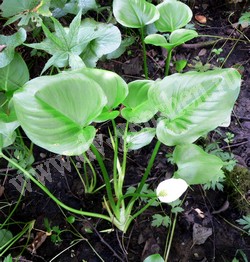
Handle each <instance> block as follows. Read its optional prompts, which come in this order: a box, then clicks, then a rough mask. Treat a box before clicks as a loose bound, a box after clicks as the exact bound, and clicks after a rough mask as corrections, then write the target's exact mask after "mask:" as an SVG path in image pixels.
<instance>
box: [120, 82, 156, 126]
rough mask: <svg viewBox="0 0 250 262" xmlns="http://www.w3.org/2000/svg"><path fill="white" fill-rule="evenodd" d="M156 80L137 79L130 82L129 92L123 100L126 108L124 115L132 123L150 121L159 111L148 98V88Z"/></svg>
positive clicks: (123, 110) (122, 112)
mask: <svg viewBox="0 0 250 262" xmlns="http://www.w3.org/2000/svg"><path fill="white" fill-rule="evenodd" d="M153 83H154V82H153V81H150V80H136V81H133V82H130V83H129V84H128V88H129V93H128V96H127V97H126V99H125V100H124V101H123V104H124V106H125V108H123V109H122V111H121V114H122V116H123V117H124V118H125V119H126V120H127V121H129V122H131V123H144V122H147V121H149V120H150V119H151V118H152V117H153V116H154V115H155V114H156V112H157V108H156V107H155V106H154V104H153V103H152V102H151V100H150V99H149V98H148V90H149V88H150V87H151V86H152V84H153Z"/></svg>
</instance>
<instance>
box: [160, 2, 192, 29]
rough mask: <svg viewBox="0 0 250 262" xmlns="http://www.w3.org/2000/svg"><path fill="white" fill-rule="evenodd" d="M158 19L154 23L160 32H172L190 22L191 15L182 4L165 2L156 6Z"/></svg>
mask: <svg viewBox="0 0 250 262" xmlns="http://www.w3.org/2000/svg"><path fill="white" fill-rule="evenodd" d="M157 9H158V11H159V13H160V18H159V19H158V20H157V21H156V22H155V26H156V28H157V29H158V30H159V31H160V32H173V31H174V30H176V29H179V28H182V27H184V26H185V25H186V24H187V23H189V22H190V20H191V18H192V16H193V13H192V11H191V9H190V8H189V7H188V6H187V5H186V4H184V3H182V2H180V1H176V0H165V1H164V2H163V3H161V4H159V5H157Z"/></svg>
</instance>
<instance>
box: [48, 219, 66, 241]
mask: <svg viewBox="0 0 250 262" xmlns="http://www.w3.org/2000/svg"><path fill="white" fill-rule="evenodd" d="M44 226H45V229H46V231H47V232H48V233H52V234H51V236H50V239H51V242H52V243H54V244H60V243H61V242H62V239H61V237H60V235H61V233H62V232H63V230H61V229H60V228H59V226H53V227H51V225H50V222H49V220H48V218H45V219H44Z"/></svg>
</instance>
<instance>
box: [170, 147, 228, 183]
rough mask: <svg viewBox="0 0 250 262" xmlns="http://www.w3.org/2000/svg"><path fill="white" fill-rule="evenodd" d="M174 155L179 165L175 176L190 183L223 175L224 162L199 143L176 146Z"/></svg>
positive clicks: (207, 180) (204, 181)
mask: <svg viewBox="0 0 250 262" xmlns="http://www.w3.org/2000/svg"><path fill="white" fill-rule="evenodd" d="M173 157H174V162H175V163H176V164H177V166H178V170H177V171H176V172H175V173H174V177H175V178H182V179H184V180H185V181H186V182H187V183H188V184H189V185H195V184H205V183H208V182H210V181H216V178H221V177H222V176H223V171H222V170H221V168H222V167H223V165H224V162H223V161H222V160H221V159H220V158H219V157H217V156H215V155H210V154H208V153H206V152H205V151H204V150H203V149H201V148H200V147H199V146H197V145H194V144H187V145H181V146H176V148H175V150H174V153H173Z"/></svg>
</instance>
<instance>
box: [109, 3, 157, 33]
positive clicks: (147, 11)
mask: <svg viewBox="0 0 250 262" xmlns="http://www.w3.org/2000/svg"><path fill="white" fill-rule="evenodd" d="M113 13H114V16H115V18H116V20H117V21H118V22H119V23H120V24H122V25H123V26H126V27H131V28H142V27H144V26H145V25H148V24H152V23H153V22H154V21H156V20H157V19H159V12H158V11H157V9H156V7H155V6H154V5H153V4H150V3H148V2H147V1H145V0H114V1H113Z"/></svg>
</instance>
